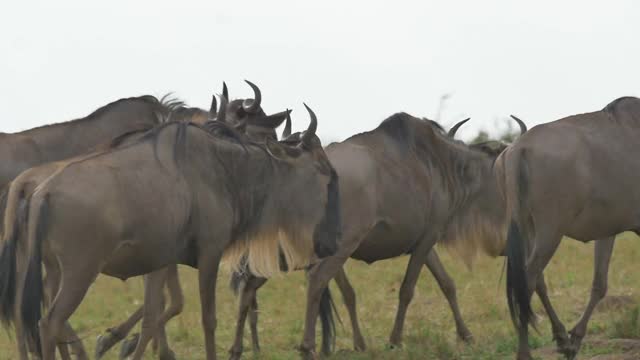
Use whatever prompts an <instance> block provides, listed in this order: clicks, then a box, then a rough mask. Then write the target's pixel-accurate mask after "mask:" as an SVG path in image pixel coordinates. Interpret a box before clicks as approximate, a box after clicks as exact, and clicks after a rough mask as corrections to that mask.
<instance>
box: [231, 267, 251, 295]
mask: <svg viewBox="0 0 640 360" xmlns="http://www.w3.org/2000/svg"><path fill="white" fill-rule="evenodd" d="M248 277H249V274H247V273H245V272H240V271H233V272H231V277H230V278H229V287H230V288H231V291H233V294H234V295H235V296H238V295H239V293H240V289H241V288H242V287H244V285H245V284H246V283H247V280H248Z"/></svg>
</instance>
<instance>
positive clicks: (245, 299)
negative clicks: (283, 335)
mask: <svg viewBox="0 0 640 360" xmlns="http://www.w3.org/2000/svg"><path fill="white" fill-rule="evenodd" d="M266 282H267V279H265V278H259V277H255V276H253V275H249V277H248V278H247V281H246V283H245V284H244V286H242V288H241V289H240V299H239V302H238V320H237V322H236V336H235V339H234V341H233V346H231V349H229V359H234V360H235V359H240V357H241V356H242V350H243V349H242V341H243V337H244V324H245V321H246V319H247V315H248V314H249V312H255V325H256V328H255V334H254V329H253V327H252V329H251V335H252V336H253V341H254V343H253V350H254V351H256V352H257V351H259V350H260V345H259V343H258V332H257V322H258V317H257V310H258V309H257V307H258V302H257V300H256V298H257V291H258V289H259V288H260V287H261V286H262V285H264V284H265V283H266ZM254 306H255V308H254Z"/></svg>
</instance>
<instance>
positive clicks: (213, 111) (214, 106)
mask: <svg viewBox="0 0 640 360" xmlns="http://www.w3.org/2000/svg"><path fill="white" fill-rule="evenodd" d="M217 114H218V101H216V96H215V95H213V96H212V97H211V107H210V108H209V119H214V118H215V117H216V115H217Z"/></svg>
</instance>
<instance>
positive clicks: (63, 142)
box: [19, 96, 181, 165]
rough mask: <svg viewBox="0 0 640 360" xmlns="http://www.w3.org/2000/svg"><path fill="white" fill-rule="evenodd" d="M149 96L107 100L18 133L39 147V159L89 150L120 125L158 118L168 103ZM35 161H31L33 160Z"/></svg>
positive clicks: (166, 111) (167, 109)
mask: <svg viewBox="0 0 640 360" xmlns="http://www.w3.org/2000/svg"><path fill="white" fill-rule="evenodd" d="M168 104H169V105H167V104H164V103H162V102H160V101H158V100H157V99H156V98H155V97H152V96H141V97H136V98H126V99H120V100H117V101H115V102H112V103H110V104H107V105H105V106H103V107H101V108H99V109H98V110H96V111H94V112H93V113H91V114H90V115H88V116H86V117H84V118H80V119H76V120H72V121H68V122H64V123H58V124H52V125H45V126H41V127H37V128H33V129H29V130H26V131H23V132H21V133H19V134H20V135H23V136H27V137H28V138H29V139H30V140H31V141H33V142H34V143H35V144H36V145H37V147H38V148H39V149H40V152H41V154H42V157H43V158H42V161H41V162H49V161H56V160H62V159H66V158H70V157H72V156H75V155H78V154H81V153H85V152H87V151H90V150H91V149H92V148H93V147H95V146H96V145H98V144H100V143H103V142H105V141H107V140H108V139H110V138H113V137H115V136H118V135H120V134H122V132H123V129H134V128H142V127H145V126H149V125H155V124H158V123H160V122H162V121H163V120H164V119H166V117H167V116H168V115H169V113H170V111H171V106H175V105H178V104H181V103H179V102H175V101H173V100H168ZM34 165H35V164H34Z"/></svg>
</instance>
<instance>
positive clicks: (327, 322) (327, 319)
mask: <svg viewBox="0 0 640 360" xmlns="http://www.w3.org/2000/svg"><path fill="white" fill-rule="evenodd" d="M468 120H469V119H465V120H462V121H460V122H458V123H457V124H455V125H454V126H453V127H452V128H451V129H450V130H449V132H448V133H447V136H449V137H450V138H452V139H453V138H454V137H455V134H456V132H457V130H458V129H459V128H460V126H462V125H463V124H464V123H466V122H467V121H468ZM424 121H427V122H429V123H431V124H432V125H433V126H435V127H436V128H437V129H439V130H441V131H442V132H443V133H444V129H443V128H442V127H441V126H440V125H439V124H438V123H436V122H434V121H431V120H429V119H424ZM518 121H519V120H518ZM290 135H291V129H290V124H289V123H288V124H287V127H286V128H285V130H284V131H283V134H282V138H287V137H289V136H290ZM479 146H485V145H479ZM330 160H331V155H330ZM338 175H339V176H340V174H338ZM362 185H363V186H364V184H362ZM353 187H354V186H351V187H347V188H341V191H342V193H343V194H344V192H345V191H351V190H353ZM351 216H353V215H351ZM345 219H346V221H347V222H348V221H349V220H350V216H347V217H346V218H345ZM425 265H426V266H427V268H428V269H429V270H430V271H431V273H432V274H433V275H434V277H435V278H436V281H437V282H438V285H439V286H440V288H441V290H442V292H443V293H444V295H445V297H446V299H447V301H448V302H449V305H450V307H451V311H452V313H453V316H454V320H455V323H456V330H457V334H458V336H459V337H460V338H461V339H462V340H463V341H471V339H472V334H471V332H470V331H469V329H468V328H467V326H466V325H465V323H464V320H463V319H462V315H461V313H460V309H459V307H458V301H457V296H456V288H455V283H454V282H453V280H452V279H451V277H450V276H449V275H448V274H447V272H446V270H445V269H444V267H443V266H442V263H441V262H440V259H439V257H438V254H437V253H436V251H435V249H434V250H433V251H431V252H430V253H429V255H428V256H427V258H426V260H425ZM266 281H267V279H265V278H258V277H256V276H254V275H252V274H251V273H250V272H249V271H248V270H247V269H244V271H243V272H242V273H233V274H232V276H231V287H232V289H233V290H234V291H235V292H236V293H239V295H240V300H239V311H238V322H237V325H236V334H235V340H234V343H233V346H232V347H231V349H230V351H229V352H230V354H231V358H232V359H238V358H240V356H241V354H242V341H243V336H244V335H243V334H244V324H245V320H246V318H247V316H249V317H250V327H251V338H252V345H253V349H254V351H258V350H259V348H260V345H259V340H258V333H257V321H258V303H257V294H256V293H257V291H258V289H259V288H260V287H261V286H262V285H264V284H265V283H266ZM335 281H336V283H337V285H338V288H339V290H340V292H341V293H342V297H343V299H344V302H345V305H346V307H347V312H348V314H349V317H350V320H351V325H352V330H353V343H354V348H355V349H356V350H361V351H362V350H364V349H365V348H366V344H365V341H364V337H363V336H362V332H361V330H360V326H359V324H358V318H357V312H356V305H355V304H356V297H355V292H354V290H353V287H352V286H351V284H350V282H349V280H348V278H347V275H346V273H345V272H344V270H343V269H341V270H340V271H339V272H338V274H337V275H336V277H335ZM327 296H328V293H327ZM330 304H331V302H330V301H329V299H327V298H325V297H323V298H322V300H321V307H320V309H321V312H320V314H321V316H320V320H321V324H322V333H323V338H322V352H323V353H325V354H327V353H329V352H330V351H331V347H332V345H333V344H332V337H333V336H334V325H333V320H332V318H331V316H329V315H330V314H331V312H332V309H331V308H327V307H328V306H330Z"/></svg>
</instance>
